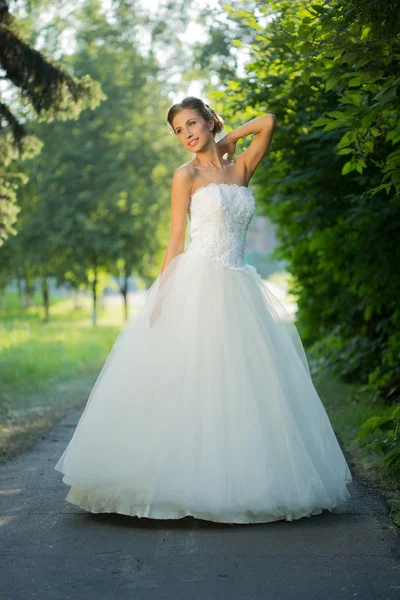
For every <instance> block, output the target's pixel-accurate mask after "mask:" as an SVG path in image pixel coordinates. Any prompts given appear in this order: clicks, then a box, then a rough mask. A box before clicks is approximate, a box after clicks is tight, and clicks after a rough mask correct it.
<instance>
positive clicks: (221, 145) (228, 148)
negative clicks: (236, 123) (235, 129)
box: [217, 133, 236, 160]
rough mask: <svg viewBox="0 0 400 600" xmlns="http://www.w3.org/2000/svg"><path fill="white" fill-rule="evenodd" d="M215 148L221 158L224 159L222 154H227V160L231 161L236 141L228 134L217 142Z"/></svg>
mask: <svg viewBox="0 0 400 600" xmlns="http://www.w3.org/2000/svg"><path fill="white" fill-rule="evenodd" d="M217 148H218V150H219V152H220V154H221V157H222V158H223V157H224V154H228V160H231V159H232V156H233V155H234V154H235V150H236V140H233V139H232V138H231V137H230V136H229V133H227V134H226V136H224V137H223V138H222V139H220V140H219V141H218V142H217Z"/></svg>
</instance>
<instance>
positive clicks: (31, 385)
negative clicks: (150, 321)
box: [0, 294, 124, 462]
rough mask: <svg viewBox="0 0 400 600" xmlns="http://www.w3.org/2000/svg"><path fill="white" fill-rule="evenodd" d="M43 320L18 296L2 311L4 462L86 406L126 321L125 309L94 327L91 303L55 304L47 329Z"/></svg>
mask: <svg viewBox="0 0 400 600" xmlns="http://www.w3.org/2000/svg"><path fill="white" fill-rule="evenodd" d="M35 300H36V301H38V300H39V299H35ZM42 314H43V311H42V308H41V307H40V305H35V306H32V307H29V308H27V309H22V308H20V306H19V302H18V299H17V297H16V295H15V294H7V295H6V297H5V299H4V302H3V308H2V310H1V311H0V383H1V388H0V462H2V461H5V460H7V459H8V458H10V457H11V456H13V455H15V454H17V453H18V452H19V451H21V450H22V449H25V448H27V447H29V446H31V444H32V443H33V442H34V441H35V439H37V437H39V436H40V434H42V433H43V432H44V431H46V430H48V429H49V428H51V427H52V426H53V425H54V424H55V423H56V422H57V421H58V420H60V418H62V417H63V416H64V415H66V414H68V413H69V412H71V410H73V409H75V408H78V407H79V406H82V405H83V404H84V402H85V400H86V398H87V396H88V394H89V392H90V390H91V388H92V386H93V384H94V382H95V380H96V378H97V375H98V374H99V372H100V370H101V367H102V365H103V364H104V361H105V359H106V357H107V355H108V354H109V352H110V350H111V348H112V345H113V343H114V342H115V340H116V338H117V335H118V333H119V331H120V330H121V327H122V324H123V320H124V318H123V312H122V308H121V307H118V306H117V307H105V308H104V309H100V310H99V315H98V325H97V326H96V327H93V325H92V324H91V304H90V298H85V299H84V302H83V306H82V308H81V309H75V308H74V303H73V300H72V299H71V298H62V299H55V300H53V301H52V303H51V306H50V318H51V320H50V322H49V323H47V324H44V323H43V322H42Z"/></svg>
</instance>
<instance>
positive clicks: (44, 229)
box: [3, 2, 176, 322]
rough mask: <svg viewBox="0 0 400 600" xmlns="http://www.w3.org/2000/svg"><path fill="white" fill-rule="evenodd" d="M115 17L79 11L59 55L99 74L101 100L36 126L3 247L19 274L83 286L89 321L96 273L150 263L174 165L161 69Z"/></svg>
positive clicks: (144, 272)
mask: <svg viewBox="0 0 400 600" xmlns="http://www.w3.org/2000/svg"><path fill="white" fill-rule="evenodd" d="M114 16H115V19H113V20H112V22H110V21H109V20H108V19H107V18H106V17H105V16H104V15H103V14H102V13H101V11H100V6H99V3H98V2H89V3H87V4H86V5H85V6H84V7H83V8H82V11H81V13H80V14H79V15H78V17H79V22H80V25H81V28H80V30H79V32H78V34H77V45H78V47H77V51H76V52H75V53H74V54H71V55H70V56H68V57H64V58H63V59H62V60H63V62H65V63H66V64H67V66H68V69H69V70H70V71H72V72H73V73H74V74H75V75H76V76H77V77H81V76H82V75H83V74H84V73H89V74H90V75H91V76H92V77H93V78H95V79H96V80H97V81H99V82H100V83H101V86H102V89H103V90H104V93H105V95H106V99H105V100H104V101H103V102H102V104H101V105H100V106H99V107H98V108H97V110H96V111H90V110H85V111H82V113H81V114H80V117H79V119H78V120H76V121H73V122H62V121H56V122H54V123H52V124H42V123H35V126H34V129H35V132H36V134H37V136H38V138H40V139H41V140H42V141H43V149H42V151H41V153H40V155H39V156H37V157H36V158H35V159H33V160H30V161H24V162H22V163H20V165H19V166H20V168H21V169H23V171H24V173H25V174H26V175H27V176H28V177H29V182H28V184H27V185H26V186H25V187H24V188H23V190H21V192H20V194H19V204H20V206H21V211H22V214H21V217H20V222H19V231H18V234H17V235H16V236H15V238H13V239H12V240H10V241H9V243H7V244H6V245H5V246H4V249H3V250H4V252H5V253H8V254H11V255H12V259H11V265H12V268H13V270H14V273H15V274H17V273H18V272H19V271H20V272H21V271H22V276H23V277H24V278H29V279H33V278H36V277H41V278H48V277H51V276H52V277H56V278H57V279H58V281H59V282H61V281H68V282H70V283H71V284H72V285H74V286H76V287H77V286H79V285H80V284H84V285H87V286H90V287H91V289H92V291H93V297H94V311H93V315H94V322H95V309H96V306H95V300H96V298H95V297H96V295H97V293H98V285H99V277H100V275H101V272H102V271H107V272H108V273H112V274H114V275H116V276H118V277H119V278H122V279H123V280H124V281H125V282H126V280H127V278H128V277H129V276H130V275H131V274H132V272H133V271H135V272H136V273H137V274H138V275H140V276H149V275H150V274H151V270H152V269H154V268H155V257H156V256H157V252H158V250H159V248H160V235H159V229H160V224H164V225H165V224H166V221H167V212H168V210H169V183H170V178H171V177H172V171H173V167H174V166H175V165H176V162H175V160H176V154H175V153H174V151H173V144H174V139H173V138H172V136H168V135H166V134H167V128H166V125H165V115H166V113H167V109H168V107H169V102H168V99H167V98H164V97H163V93H162V90H161V88H160V84H159V83H158V81H157V78H156V75H157V73H158V66H157V64H156V63H155V61H154V58H153V57H152V56H148V57H145V56H142V55H141V53H140V51H139V50H138V48H137V47H136V45H135V44H134V43H133V42H132V39H130V38H129V37H127V35H126V31H127V29H128V30H129V27H128V24H127V23H126V18H125V13H124V14H123V15H122V16H121V18H119V17H120V15H119V13H116V14H115V15H114ZM130 19H131V20H130V27H131V28H133V26H134V23H135V15H134V14H131V16H130ZM101 40H107V44H102V43H100V41H101ZM32 127H33V125H32ZM160 131H161V134H160ZM163 131H164V134H162V132H163ZM49 257H51V260H49ZM157 267H159V265H158V264H157ZM8 272H9V269H8ZM122 288H123V285H122Z"/></svg>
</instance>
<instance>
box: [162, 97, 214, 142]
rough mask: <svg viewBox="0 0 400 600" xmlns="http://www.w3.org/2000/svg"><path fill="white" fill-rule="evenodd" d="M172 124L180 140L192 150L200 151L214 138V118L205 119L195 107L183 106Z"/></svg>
mask: <svg viewBox="0 0 400 600" xmlns="http://www.w3.org/2000/svg"><path fill="white" fill-rule="evenodd" d="M172 126H173V129H174V131H175V134H176V136H177V138H178V140H179V141H180V142H181V144H182V145H183V146H185V148H187V149H188V150H190V152H198V151H199V150H201V149H202V148H204V146H205V145H207V144H208V143H209V142H210V139H213V138H214V136H213V134H212V131H211V130H212V128H213V119H210V120H209V121H205V119H203V117H202V116H201V115H199V113H198V112H197V111H196V110H195V109H194V108H183V109H182V110H181V111H180V112H179V113H178V114H177V115H175V117H174V119H173V121H172Z"/></svg>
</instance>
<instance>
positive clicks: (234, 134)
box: [217, 113, 276, 183]
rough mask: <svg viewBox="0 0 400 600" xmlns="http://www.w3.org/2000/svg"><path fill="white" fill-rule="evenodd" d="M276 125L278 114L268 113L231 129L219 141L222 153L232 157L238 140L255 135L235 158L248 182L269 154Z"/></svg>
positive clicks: (229, 157)
mask: <svg viewBox="0 0 400 600" xmlns="http://www.w3.org/2000/svg"><path fill="white" fill-rule="evenodd" d="M275 125H276V116H275V115H274V114H272V113H267V114H266V115H263V116H262V117H257V118H256V119H252V120H251V121H248V122H247V123H245V124H244V125H241V126H240V127H238V128H237V129H234V130H233V131H230V132H229V133H227V135H226V136H225V137H224V138H222V140H220V141H219V142H218V144H217V146H218V148H219V149H220V152H221V155H222V156H223V155H224V154H225V153H226V152H227V153H228V159H231V158H232V156H233V155H234V153H235V148H236V142H237V141H238V140H239V139H240V138H242V137H245V136H246V135H254V138H253V139H252V141H251V143H250V145H249V147H248V148H247V149H246V150H245V151H244V152H242V153H241V154H239V156H238V157H236V158H235V165H237V166H238V167H239V169H240V170H241V171H242V172H243V175H244V178H245V180H246V183H248V182H249V181H250V179H251V177H252V176H253V173H254V171H255V170H256V168H257V167H258V165H259V164H260V162H261V160H262V159H263V158H264V156H265V155H266V154H267V152H268V150H269V147H270V145H271V142H272V138H273V136H274V132H275Z"/></svg>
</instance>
